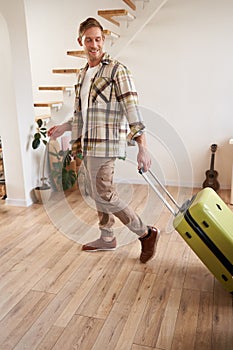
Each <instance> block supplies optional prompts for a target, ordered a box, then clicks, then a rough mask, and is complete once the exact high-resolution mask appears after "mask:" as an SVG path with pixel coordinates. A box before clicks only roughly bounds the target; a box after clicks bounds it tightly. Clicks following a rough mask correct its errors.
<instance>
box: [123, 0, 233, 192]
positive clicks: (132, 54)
mask: <svg viewBox="0 0 233 350" xmlns="http://www.w3.org/2000/svg"><path fill="white" fill-rule="evenodd" d="M232 42H233V2H232V1H231V0H205V1H202V0H174V1H172V0H171V1H168V2H167V4H166V5H165V6H164V8H163V9H162V10H161V11H160V12H159V14H158V15H157V16H156V17H155V18H154V19H153V20H152V21H151V22H150V23H149V24H148V25H147V26H146V28H145V29H144V30H143V32H142V33H140V34H139V35H138V37H137V38H136V40H135V41H134V42H133V43H132V44H131V45H130V46H129V47H128V48H127V50H126V51H125V53H124V54H122V55H121V57H120V59H122V61H124V62H126V63H127V64H128V65H130V67H131V69H132V71H133V72H134V76H135V81H136V85H137V88H138V90H139V94H140V101H141V104H143V105H144V106H146V107H148V108H151V109H153V110H154V111H155V112H157V113H158V114H159V115H161V116H162V117H164V118H165V119H166V120H167V121H168V122H169V124H170V125H172V126H173V128H174V131H176V132H177V133H178V134H179V135H180V137H181V138H182V140H183V143H184V145H185V147H186V149H187V151H188V153H189V155H190V158H191V161H192V166H193V176H194V178H193V181H194V185H197V186H200V185H201V184H202V182H203V180H204V179H205V170H206V169H208V167H209V163H210V152H209V146H210V145H211V144H212V143H217V144H218V146H219V148H218V150H217V154H216V162H215V163H216V168H217V170H218V171H219V181H220V184H221V187H227V188H229V186H230V175H231V163H232V161H233V150H232V146H230V145H229V144H228V141H229V138H230V137H232V135H233V69H232V62H233V46H232ZM152 127H153V132H154V133H155V134H156V133H157V127H158V125H156V124H155V123H154V125H153V126H152ZM153 151H154V153H155V154H156V156H155V158H160V155H159V153H158V152H157V150H156V149H155V150H153ZM164 167H165V168H164V169H166V170H165V172H166V174H167V181H168V182H171V183H172V182H173V181H174V172H173V170H172V168H171V169H170V162H167V166H166V165H165V164H164ZM183 171H184V172H185V169H183Z"/></svg>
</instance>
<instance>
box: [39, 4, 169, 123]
mask: <svg viewBox="0 0 233 350" xmlns="http://www.w3.org/2000/svg"><path fill="white" fill-rule="evenodd" d="M167 1H168V0H122V3H124V6H123V7H125V8H121V9H108V10H98V11H97V14H98V15H99V16H100V17H102V18H104V19H105V20H107V21H109V22H110V23H111V24H113V25H115V26H117V27H118V30H117V32H118V33H115V32H113V31H112V30H109V29H105V30H104V35H105V38H106V40H105V44H107V45H108V44H109V43H110V47H108V48H107V52H108V53H109V54H110V55H111V56H112V57H115V58H117V57H118V55H119V54H120V52H121V51H122V50H124V49H125V48H126V46H127V45H129V43H131V42H132V41H133V40H134V38H135V37H136V35H137V34H138V33H140V31H141V30H143V28H144V27H145V25H146V24H147V23H149V21H150V20H151V19H152V18H153V17H154V16H155V15H156V13H157V12H159V10H160V9H161V8H162V7H163V6H164V5H165V4H166V3H167ZM100 3H101V1H100ZM137 3H142V6H138V4H137ZM136 4H137V6H136ZM128 10H129V11H130V12H129V11H128ZM123 22H126V23H127V28H126V26H123V27H121V24H122V23H123ZM129 23H130V25H129ZM66 53H67V55H68V56H74V57H78V58H82V59H83V58H86V55H85V54H84V51H83V50H73V51H67V52H66ZM79 71H80V69H79V68H55V69H53V70H52V73H53V74H67V75H70V74H74V75H75V74H76V75H77V74H78V73H79ZM68 81H69V79H68ZM68 84H70V81H69V82H68ZM71 84H72V83H71ZM39 90H40V91H62V92H69V95H67V94H63V99H64V101H51V102H35V103H34V107H42V108H43V107H48V108H50V109H51V115H50V114H42V113H43V112H42V113H41V115H38V116H37V117H36V119H39V118H40V119H45V120H46V119H50V118H51V117H53V116H54V117H56V118H57V117H58V118H61V116H62V115H63V113H65V114H67V111H68V107H69V108H70V109H71V108H72V107H71V106H70V105H71V103H70V102H69V96H70V95H71V92H72V91H73V90H74V87H73V86H70V85H68V86H66V85H61V86H60V85H59V86H40V87H39ZM63 104H64V111H63V108H62V109H61V107H62V106H63ZM72 106H73V101H72ZM60 109H61V110H60ZM58 110H59V112H58ZM38 111H39V110H38ZM55 112H56V113H55Z"/></svg>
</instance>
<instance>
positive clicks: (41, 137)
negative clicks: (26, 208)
mask: <svg viewBox="0 0 233 350" xmlns="http://www.w3.org/2000/svg"><path fill="white" fill-rule="evenodd" d="M36 123H37V132H36V133H35V134H34V137H33V141H32V148H33V149H37V148H38V147H39V146H40V144H41V143H42V144H44V145H45V153H44V159H43V166H42V177H41V186H38V187H37V188H36V191H37V192H39V196H41V195H42V196H43V197H46V198H45V200H46V199H47V196H46V195H45V190H46V193H47V192H49V191H50V194H49V193H48V196H49V197H50V195H51V190H52V189H51V186H50V184H51V185H52V187H53V189H54V190H59V191H62V190H64V191H66V190H68V189H70V188H72V187H74V186H75V183H76V180H77V175H76V171H75V168H74V167H71V163H72V164H73V163H74V161H73V160H72V156H71V150H66V151H63V150H60V149H59V150H58V149H57V148H55V147H54V148H53V143H52V144H50V143H49V142H48V141H47V128H46V127H45V125H44V123H43V121H42V120H41V119H38V120H37V121H36ZM51 149H52V150H51ZM52 157H53V158H54V159H55V160H56V161H52V162H51V161H50V162H48V159H49V158H50V159H51V158H52ZM47 163H48V167H49V178H47V177H46V176H45V170H46V164H47ZM47 200H48V199H47Z"/></svg>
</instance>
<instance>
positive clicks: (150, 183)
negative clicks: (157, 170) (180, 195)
mask: <svg viewBox="0 0 233 350" xmlns="http://www.w3.org/2000/svg"><path fill="white" fill-rule="evenodd" d="M138 172H139V174H141V175H142V176H143V177H144V179H145V180H146V182H147V183H148V184H149V185H150V186H151V188H152V189H153V190H154V191H155V193H156V194H157V196H158V197H159V198H160V199H161V200H162V202H163V203H164V204H165V205H166V207H167V208H168V210H169V211H170V212H171V213H172V214H173V215H174V216H176V215H177V214H178V213H179V212H180V211H181V210H182V208H181V207H180V206H179V204H178V203H177V202H176V200H175V199H174V198H173V197H172V195H171V194H170V193H169V192H168V190H167V189H166V187H165V186H164V185H163V184H162V183H161V181H160V180H159V179H158V177H157V176H156V175H155V174H154V173H153V172H152V171H151V170H150V169H149V170H148V172H149V173H150V174H151V176H152V177H153V178H154V180H155V181H156V182H157V184H158V185H159V187H160V189H161V190H162V191H163V192H164V193H165V194H166V195H167V196H168V197H169V198H170V200H171V201H172V203H173V204H174V205H175V207H176V208H177V209H178V211H175V210H174V208H173V207H172V206H171V205H170V203H169V202H168V201H167V200H166V199H165V198H164V196H163V194H162V191H160V190H159V189H158V188H157V187H156V186H155V185H154V183H153V182H152V181H151V180H150V179H149V177H148V176H147V174H146V173H145V172H144V169H143V168H140V169H139V170H138Z"/></svg>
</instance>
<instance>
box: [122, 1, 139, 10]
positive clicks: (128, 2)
mask: <svg viewBox="0 0 233 350" xmlns="http://www.w3.org/2000/svg"><path fill="white" fill-rule="evenodd" d="M123 1H124V2H125V3H126V4H127V5H128V6H129V7H130V8H131V9H132V10H134V11H135V10H136V5H135V3H134V2H133V1H132V0H123Z"/></svg>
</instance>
